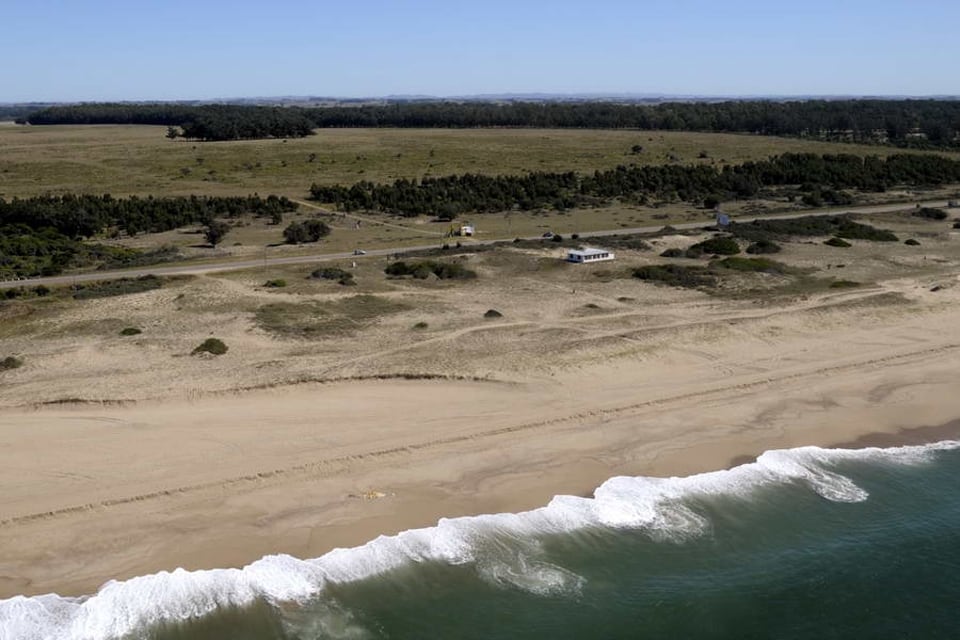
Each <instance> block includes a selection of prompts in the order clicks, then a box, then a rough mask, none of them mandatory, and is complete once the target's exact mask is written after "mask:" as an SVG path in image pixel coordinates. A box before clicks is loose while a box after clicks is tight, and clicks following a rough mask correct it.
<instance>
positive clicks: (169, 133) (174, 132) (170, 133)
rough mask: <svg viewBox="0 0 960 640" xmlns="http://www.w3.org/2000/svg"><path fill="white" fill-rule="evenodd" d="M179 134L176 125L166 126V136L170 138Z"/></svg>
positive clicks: (172, 138)
mask: <svg viewBox="0 0 960 640" xmlns="http://www.w3.org/2000/svg"><path fill="white" fill-rule="evenodd" d="M179 136H180V129H179V128H177V127H167V137H168V138H169V139H171V140H174V139H176V138H177V137H179Z"/></svg>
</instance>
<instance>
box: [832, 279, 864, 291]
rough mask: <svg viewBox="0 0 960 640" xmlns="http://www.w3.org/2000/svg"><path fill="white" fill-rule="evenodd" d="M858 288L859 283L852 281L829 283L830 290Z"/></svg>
mask: <svg viewBox="0 0 960 640" xmlns="http://www.w3.org/2000/svg"><path fill="white" fill-rule="evenodd" d="M859 286H860V283H859V282H856V281H854V280H834V281H833V282H831V283H830V288H831V289H852V288H854V287H859Z"/></svg>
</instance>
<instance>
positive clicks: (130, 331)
mask: <svg viewBox="0 0 960 640" xmlns="http://www.w3.org/2000/svg"><path fill="white" fill-rule="evenodd" d="M140 333H143V331H141V330H140V329H138V328H137V327H124V328H123V329H121V330H120V335H122V336H135V335H138V334H140Z"/></svg>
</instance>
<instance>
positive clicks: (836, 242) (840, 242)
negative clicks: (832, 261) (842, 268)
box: [823, 236, 853, 248]
mask: <svg viewBox="0 0 960 640" xmlns="http://www.w3.org/2000/svg"><path fill="white" fill-rule="evenodd" d="M823 244H825V245H827V246H828V247H843V248H846V247H852V246H853V245H852V244H850V243H849V242H847V241H846V240H844V239H843V238H838V237H836V236H834V237H832V238H830V239H829V240H824V242H823Z"/></svg>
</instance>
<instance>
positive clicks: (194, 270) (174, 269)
mask: <svg viewBox="0 0 960 640" xmlns="http://www.w3.org/2000/svg"><path fill="white" fill-rule="evenodd" d="M918 204H919V205H921V206H927V207H945V206H947V202H946V201H944V200H936V201H925V202H910V203H899V204H883V205H871V206H864V207H846V208H835V209H818V210H811V211H801V212H795V213H780V214H768V215H757V216H737V218H736V221H737V222H751V221H753V220H764V219H767V218H799V217H803V216H810V215H822V216H826V215H837V214H838V213H847V212H849V213H888V212H892V211H905V210H909V209H913V208H914V207H916V206H917V205H918ZM706 224H709V223H708V222H707V221H706V220H701V221H699V222H684V223H679V224H673V225H671V226H672V227H673V228H674V229H681V230H682V229H697V228H700V227H703V226H705V225H706ZM662 228H663V225H654V226H647V227H633V228H621V229H606V230H603V231H585V232H583V233H581V234H580V237H581V238H602V237H604V236H614V235H622V234H629V233H654V232H656V231H659V230H660V229H662ZM539 238H540V236H532V237H527V238H524V239H527V240H536V239H539ZM512 239H513V238H496V239H490V240H472V241H468V242H469V244H474V245H476V244H481V245H484V244H493V243H496V242H503V241H508V240H512ZM441 242H442V241H441ZM437 246H438V245H437V243H433V244H428V245H418V246H412V247H392V248H388V249H370V250H368V251H367V253H366V255H363V256H355V255H353V254H352V253H318V254H310V255H304V256H286V257H277V258H266V259H264V258H259V259H249V260H230V261H225V262H211V263H204V264H196V263H194V264H190V263H186V264H179V265H176V266H169V267H161V266H152V267H143V268H139V269H124V270H116V271H91V272H87V273H78V274H74V275H64V276H51V277H48V278H30V279H25V280H8V281H5V282H0V289H10V288H13V287H20V286H31V287H32V286H37V285H40V284H43V285H48V286H49V285H54V286H55V285H71V284H76V283H80V282H95V281H103V280H116V279H118V278H139V277H140V276H146V275H155V276H181V275H202V274H205V273H216V272H220V271H239V270H242V269H251V268H255V267H264V266H274V265H284V264H309V263H312V262H328V261H331V260H345V259H346V260H363V259H365V258H367V259H368V258H371V257H375V256H389V255H393V254H396V253H405V252H410V251H422V250H424V249H436V248H437Z"/></svg>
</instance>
